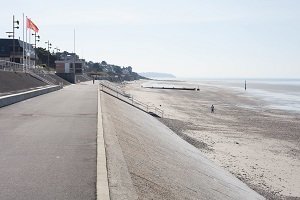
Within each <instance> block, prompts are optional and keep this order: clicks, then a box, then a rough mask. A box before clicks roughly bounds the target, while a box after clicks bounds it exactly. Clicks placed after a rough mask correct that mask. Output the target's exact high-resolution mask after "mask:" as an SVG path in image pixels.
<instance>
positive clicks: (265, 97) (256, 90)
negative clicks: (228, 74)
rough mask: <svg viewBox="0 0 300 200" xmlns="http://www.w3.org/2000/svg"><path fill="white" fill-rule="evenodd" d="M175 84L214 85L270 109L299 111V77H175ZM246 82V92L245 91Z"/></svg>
mask: <svg viewBox="0 0 300 200" xmlns="http://www.w3.org/2000/svg"><path fill="white" fill-rule="evenodd" d="M169 80H170V79H169ZM172 81H178V83H177V84H176V85H181V84H180V81H183V82H182V85H185V84H188V85H194V86H195V87H197V86H198V85H208V86H216V87H220V88H224V89H231V90H233V91H235V92H237V93H240V94H242V95H244V96H247V97H253V98H256V99H259V100H262V101H263V102H265V106H266V107H268V108H271V109H280V110H286V111H291V112H297V113H300V79H246V80H245V79H184V78H177V79H172ZM245 82H246V92H243V93H241V92H242V91H245Z"/></svg>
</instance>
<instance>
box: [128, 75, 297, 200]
mask: <svg viewBox="0 0 300 200" xmlns="http://www.w3.org/2000/svg"><path fill="white" fill-rule="evenodd" d="M148 83H149V82H148ZM157 83H158V84H168V85H176V84H181V85H182V84H183V83H182V82H164V83H163V82H161V81H159V82H157ZM142 84H147V82H145V81H137V82H132V83H128V84H126V85H125V86H124V90H126V92H128V93H130V94H131V95H133V97H134V98H136V99H139V100H141V101H143V102H144V103H148V104H154V105H155V106H157V107H161V108H162V109H163V110H164V112H165V114H164V118H163V119H160V120H161V122H163V123H164V124H166V125H167V126H168V127H169V128H170V129H172V130H173V131H174V132H176V133H177V134H178V135H179V136H180V137H182V138H183V139H185V140H186V141H188V142H189V143H191V144H192V145H194V146H195V147H197V148H198V149H199V150H200V151H202V152H203V153H204V154H205V155H206V156H207V157H208V158H209V159H211V160H213V161H214V162H215V163H217V164H219V165H220V166H222V167H224V168H225V169H227V170H228V171H230V172H231V173H232V174H234V175H235V176H236V177H238V178H239V179H241V180H242V181H243V182H245V183H246V184H248V185H249V186H250V187H251V188H253V189H254V190H255V191H257V192H259V193H260V194H262V195H263V196H265V197H266V198H267V199H300V176H299V174H300V147H299V146H300V142H299V141H300V114H297V113H290V112H287V111H282V110H275V109H270V108H267V107H266V103H265V102H263V101H261V100H259V99H255V98H252V97H246V96H244V95H243V92H244V91H242V90H241V91H240V92H237V91H233V90H230V89H228V90H224V88H219V87H215V86H209V85H206V84H204V85H199V86H200V91H179V90H160V89H150V88H142V87H141V85H142ZM211 104H214V105H215V113H211V112H210V106H211Z"/></svg>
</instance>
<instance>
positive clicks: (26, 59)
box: [25, 16, 28, 71]
mask: <svg viewBox="0 0 300 200" xmlns="http://www.w3.org/2000/svg"><path fill="white" fill-rule="evenodd" d="M27 20H28V19H27V16H26V52H25V53H26V55H25V61H26V65H25V71H27V62H28V58H27V52H28V41H27V38H28V36H27V35H28V33H27V32H28V27H27V23H28V22H27Z"/></svg>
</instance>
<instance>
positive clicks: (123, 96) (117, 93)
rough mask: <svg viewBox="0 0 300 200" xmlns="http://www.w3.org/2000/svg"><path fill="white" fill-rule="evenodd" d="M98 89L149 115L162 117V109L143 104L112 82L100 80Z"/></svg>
mask: <svg viewBox="0 0 300 200" xmlns="http://www.w3.org/2000/svg"><path fill="white" fill-rule="evenodd" d="M100 89H101V90H102V91H104V92H107V93H109V94H110V95H112V96H114V97H116V98H118V99H120V100H122V101H125V102H126V103H128V104H130V105H132V106H134V107H137V108H139V109H141V110H143V111H145V112H147V113H149V114H151V115H154V116H158V117H161V118H163V117H164V111H163V110H161V109H160V108H157V107H156V106H154V105H148V104H145V103H143V102H141V101H139V100H137V99H134V98H133V96H131V95H130V94H127V93H125V92H123V91H122V90H121V89H120V87H117V86H115V85H113V84H112V83H110V82H108V81H101V82H100Z"/></svg>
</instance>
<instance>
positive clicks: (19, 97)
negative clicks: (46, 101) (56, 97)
mask: <svg viewBox="0 0 300 200" xmlns="http://www.w3.org/2000/svg"><path fill="white" fill-rule="evenodd" d="M59 89H61V86H57V85H56V86H48V87H45V88H41V89H36V90H30V91H26V92H21V93H18V94H11V95H7V96H2V97H0V108H1V107H4V106H8V105H10V104H14V103H17V102H20V101H24V100H26V99H30V98H32V97H36V96H39V95H42V94H46V93H49V92H53V91H56V90H59Z"/></svg>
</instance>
